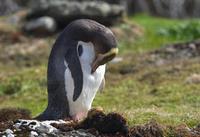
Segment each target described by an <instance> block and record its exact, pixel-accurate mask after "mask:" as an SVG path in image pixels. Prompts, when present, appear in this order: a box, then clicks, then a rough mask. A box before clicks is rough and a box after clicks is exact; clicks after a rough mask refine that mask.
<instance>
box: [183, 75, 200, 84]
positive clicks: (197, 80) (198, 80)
mask: <svg viewBox="0 0 200 137" xmlns="http://www.w3.org/2000/svg"><path fill="white" fill-rule="evenodd" d="M186 83H189V84H200V74H192V75H191V76H189V77H188V78H187V79H186Z"/></svg>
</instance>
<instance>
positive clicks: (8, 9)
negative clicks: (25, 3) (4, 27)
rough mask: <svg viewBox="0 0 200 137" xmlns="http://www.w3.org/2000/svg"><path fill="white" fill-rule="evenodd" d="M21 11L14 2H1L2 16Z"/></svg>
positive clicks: (11, 0) (0, 14)
mask: <svg viewBox="0 0 200 137" xmlns="http://www.w3.org/2000/svg"><path fill="white" fill-rule="evenodd" d="M19 9H20V7H19V6H18V5H17V3H16V2H15V1H13V0H0V16H2V15H8V14H10V13H13V12H15V11H17V10H19Z"/></svg>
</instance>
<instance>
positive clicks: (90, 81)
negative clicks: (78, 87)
mask: <svg viewBox="0 0 200 137" xmlns="http://www.w3.org/2000/svg"><path fill="white" fill-rule="evenodd" d="M78 45H82V47H83V52H82V55H81V56H80V57H79V60H80V63H81V68H82V72H83V89H82V92H81V94H80V96H79V98H78V99H77V100H76V101H75V102H74V101H73V94H74V81H73V78H72V75H71V71H70V69H69V68H68V64H67V62H66V61H65V66H66V67H67V69H66V70H65V89H66V91H67V99H68V103H69V109H70V115H71V116H74V115H76V114H78V113H85V114H87V112H88V110H89V109H90V108H91V105H92V102H93V99H94V97H95V95H96V92H97V90H98V89H99V87H100V84H101V82H102V80H103V78H104V74H105V67H106V65H101V66H99V67H98V68H97V70H96V71H95V72H94V73H93V74H91V69H92V68H91V64H92V62H93V61H94V59H95V51H94V45H93V44H92V43H91V42H88V43H86V42H82V41H79V42H78Z"/></svg>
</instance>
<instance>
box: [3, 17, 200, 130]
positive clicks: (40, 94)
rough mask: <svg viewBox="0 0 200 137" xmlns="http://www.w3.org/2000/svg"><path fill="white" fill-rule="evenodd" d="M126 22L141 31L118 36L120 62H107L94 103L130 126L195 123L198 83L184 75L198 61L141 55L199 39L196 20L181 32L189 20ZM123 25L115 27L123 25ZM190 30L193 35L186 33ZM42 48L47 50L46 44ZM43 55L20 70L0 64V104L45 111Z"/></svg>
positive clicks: (199, 116)
mask: <svg viewBox="0 0 200 137" xmlns="http://www.w3.org/2000/svg"><path fill="white" fill-rule="evenodd" d="M128 20H129V22H131V23H134V24H137V25H139V26H140V27H141V28H142V30H143V33H144V34H143V35H142V36H139V37H137V38H136V39H134V40H132V41H128V39H129V37H127V39H119V48H120V55H119V56H120V57H122V58H123V61H122V62H119V63H110V64H109V65H108V67H107V74H106V87H105V89H104V92H103V93H102V94H101V93H98V95H97V96H96V98H95V100H94V103H93V107H97V106H101V107H102V108H103V109H104V110H105V111H106V112H112V111H115V112H119V113H121V114H123V115H124V116H125V117H126V118H127V119H128V122H129V124H131V125H132V124H144V123H146V122H148V121H150V120H151V119H156V120H157V121H158V122H160V123H162V124H165V125H179V124H181V123H186V124H187V125H189V126H190V127H193V126H196V125H197V124H199V123H200V111H199V108H200V92H199V91H200V85H198V84H188V83H186V79H187V77H189V76H190V75H192V74H195V73H196V74H198V73H200V64H199V60H198V59H189V60H181V61H171V62H169V63H167V64H163V65H160V66H155V65H152V64H149V63H148V61H146V60H145V58H148V57H149V56H148V52H149V51H153V50H154V49H158V48H160V47H163V46H164V45H166V44H170V43H174V42H180V41H190V40H193V39H194V38H195V39H196V38H198V37H199V34H198V35H196V30H195V28H198V27H199V25H197V24H195V25H194V26H193V27H194V28H192V29H191V30H188V31H185V30H187V29H182V30H180V27H179V26H182V25H183V24H185V23H186V27H190V26H189V25H188V22H189V21H188V20H167V19H163V18H155V17H149V16H146V15H138V16H135V17H130V18H128ZM126 25H127V24H122V25H119V27H122V28H126V27H128V26H126ZM172 30H173V33H172V32H171V31H172ZM179 30H180V32H178V31H179ZM190 34H192V35H193V36H192V37H189V35H190ZM130 38H131V36H130ZM52 39H55V37H50V38H47V39H44V40H45V41H46V42H47V43H48V44H49V45H52V41H53V40H52ZM36 40H37V39H36ZM0 46H4V45H2V44H1V45H0ZM46 48H48V50H47V51H49V49H50V47H46ZM42 58H43V60H45V59H46V61H44V62H42V63H38V64H37V63H36V65H31V66H28V67H27V66H21V67H20V68H19V67H17V66H15V65H10V64H8V65H6V64H2V63H1V65H0V80H1V83H0V102H1V103H0V107H1V108H5V107H22V108H27V109H29V110H31V112H32V115H33V116H36V115H38V114H39V113H41V112H42V111H43V110H44V109H45V107H46V105H47V92H46V67H47V65H46V64H47V63H46V62H47V58H46V55H45V56H44V57H43V56H42V55H41V60H42ZM33 59H34V58H33ZM37 59H38V58H37ZM24 61H26V60H24ZM28 61H32V60H28ZM33 62H35V60H33Z"/></svg>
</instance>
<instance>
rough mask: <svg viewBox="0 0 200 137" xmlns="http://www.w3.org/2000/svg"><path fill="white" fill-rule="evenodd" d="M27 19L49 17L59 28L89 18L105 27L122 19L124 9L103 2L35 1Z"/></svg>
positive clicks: (74, 0)
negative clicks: (76, 20)
mask: <svg viewBox="0 0 200 137" xmlns="http://www.w3.org/2000/svg"><path fill="white" fill-rule="evenodd" d="M30 8H31V12H30V13H29V14H28V15H27V19H28V20H29V19H33V18H38V17H41V16H50V17H52V18H54V19H55V20H56V22H57V23H58V25H59V26H61V27H65V26H66V25H67V24H68V23H69V22H71V21H72V20H75V19H80V18H89V19H93V20H96V21H97V22H100V23H102V24H105V25H112V24H114V23H116V22H117V21H118V20H119V19H121V18H122V15H123V12H124V7H123V6H121V5H117V4H109V3H107V2H104V1H78V0H73V1H72V0H57V1H54V0H37V1H34V2H33V3H32V4H31V7H30Z"/></svg>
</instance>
